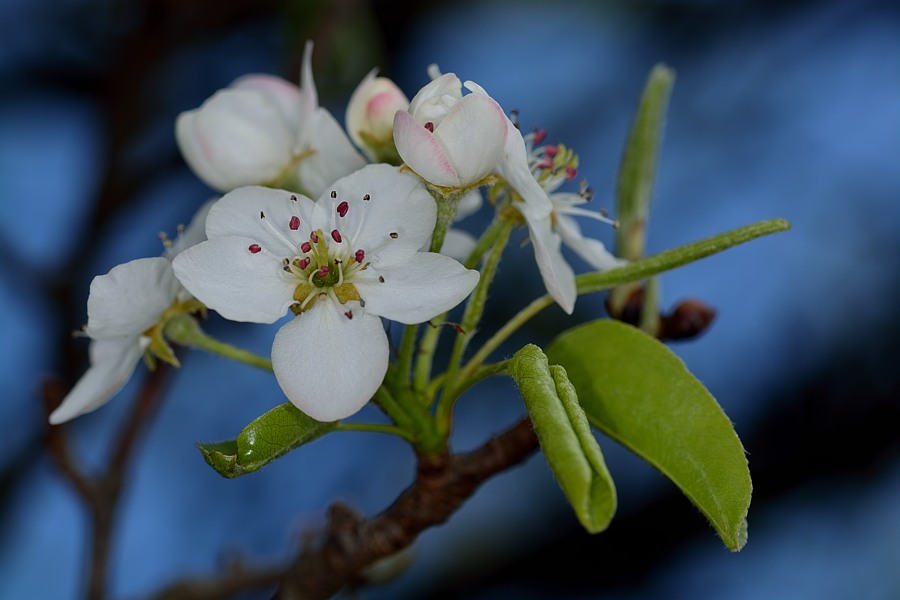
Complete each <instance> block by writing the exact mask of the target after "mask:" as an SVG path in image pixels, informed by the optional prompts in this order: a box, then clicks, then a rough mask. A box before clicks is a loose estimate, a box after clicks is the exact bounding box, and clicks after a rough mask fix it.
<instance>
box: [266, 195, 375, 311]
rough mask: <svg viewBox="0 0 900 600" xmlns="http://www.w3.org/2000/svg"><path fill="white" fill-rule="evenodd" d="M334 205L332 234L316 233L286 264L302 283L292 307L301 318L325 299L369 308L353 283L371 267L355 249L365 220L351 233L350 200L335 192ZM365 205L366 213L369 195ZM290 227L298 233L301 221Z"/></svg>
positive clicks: (294, 222) (293, 219) (357, 249)
mask: <svg viewBox="0 0 900 600" xmlns="http://www.w3.org/2000/svg"><path fill="white" fill-rule="evenodd" d="M331 202H332V204H333V212H332V213H331V215H332V217H331V223H330V225H331V229H330V231H328V232H327V233H326V232H325V231H324V230H323V229H316V230H314V231H312V232H310V234H309V239H308V240H306V241H303V242H301V243H300V244H299V245H296V246H295V249H296V250H295V255H294V256H293V257H288V258H285V259H284V260H283V261H282V268H283V269H284V271H285V272H287V273H291V274H292V275H294V276H295V277H296V278H297V279H298V280H299V281H298V283H297V287H296V288H295V289H294V300H296V302H297V303H296V304H294V305H293V306H292V307H291V310H292V311H293V312H294V314H297V315H299V314H300V313H301V312H304V311H306V310H309V309H310V308H311V307H312V306H313V305H314V304H315V303H316V302H317V301H318V300H320V299H325V298H330V299H331V300H333V301H334V302H336V303H338V304H346V303H347V302H351V301H355V302H359V303H360V305H365V302H364V301H363V299H362V298H361V297H360V295H359V292H358V291H357V290H356V287H355V286H354V285H353V283H352V281H353V278H354V276H355V274H356V273H358V272H359V271H362V270H365V269H366V268H367V267H368V265H369V263H368V262H367V261H366V251H365V250H364V249H363V248H356V247H354V241H355V239H356V238H357V237H358V235H359V232H360V230H361V229H362V225H363V221H364V219H363V218H360V220H359V225H358V227H357V229H356V231H349V232H348V231H347V229H346V226H347V225H348V222H347V221H346V217H347V215H348V213H349V212H350V204H349V203H348V202H347V201H346V200H339V199H338V197H337V193H336V192H331ZM362 202H363V206H362V210H363V211H365V207H366V206H367V205H368V202H369V195H368V194H366V195H365V196H363V198H362ZM364 216H365V215H364V214H363V217H364ZM289 227H290V229H292V230H294V231H297V230H298V229H299V227H300V223H299V218H296V220H295V218H291V220H290V223H289ZM347 313H350V316H348V317H347V318H348V319H349V318H352V311H347ZM347 313H345V315H346V314H347Z"/></svg>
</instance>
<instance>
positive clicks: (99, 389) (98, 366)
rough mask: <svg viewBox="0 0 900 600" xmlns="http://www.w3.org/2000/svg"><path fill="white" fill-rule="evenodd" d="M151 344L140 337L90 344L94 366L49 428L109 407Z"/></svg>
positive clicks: (53, 416) (58, 412)
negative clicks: (111, 399) (109, 403)
mask: <svg viewBox="0 0 900 600" xmlns="http://www.w3.org/2000/svg"><path fill="white" fill-rule="evenodd" d="M148 343H149V340H148V339H147V338H138V337H122V338H116V339H110V340H93V341H91V348H90V359H91V366H90V368H89V369H88V370H87V371H86V372H85V374H84V375H82V376H81V379H79V380H78V382H77V383H76V384H75V387H73V388H72V390H71V391H70V392H69V393H68V394H67V395H66V397H65V398H64V399H63V401H62V404H60V405H59V406H58V407H57V408H56V410H54V411H53V412H52V413H51V414H50V419H49V421H50V424H51V425H59V424H61V423H65V422H66V421H70V420H72V419H74V418H75V417H78V416H81V415H83V414H86V413H89V412H92V411H94V410H96V409H98V408H100V407H101V406H103V405H104V404H106V403H107V402H108V401H109V400H110V398H112V397H113V396H114V395H115V394H116V392H118V391H119V390H120V389H122V387H123V386H124V385H125V384H126V383H127V382H128V380H129V379H130V378H131V375H132V373H134V369H135V367H137V364H138V362H140V360H141V355H142V354H143V352H144V349H145V348H146V345H147V344H148Z"/></svg>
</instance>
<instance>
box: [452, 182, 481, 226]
mask: <svg viewBox="0 0 900 600" xmlns="http://www.w3.org/2000/svg"><path fill="white" fill-rule="evenodd" d="M482 204H484V200H483V199H482V197H481V189H480V188H473V189H471V190H469V191H468V192H466V194H465V195H464V196H463V197H462V198H460V200H459V205H458V206H457V207H456V216H455V217H453V220H454V221H462V220H463V219H465V218H466V217H469V216H471V215H474V214H475V213H477V212H478V210H479V209H480V208H481V205H482Z"/></svg>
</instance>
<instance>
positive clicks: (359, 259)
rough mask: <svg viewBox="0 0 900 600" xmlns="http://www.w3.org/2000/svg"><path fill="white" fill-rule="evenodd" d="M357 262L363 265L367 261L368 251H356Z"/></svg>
mask: <svg viewBox="0 0 900 600" xmlns="http://www.w3.org/2000/svg"><path fill="white" fill-rule="evenodd" d="M355 256H356V262H358V263H359V264H362V261H364V260H366V251H365V250H357V251H356V254H355Z"/></svg>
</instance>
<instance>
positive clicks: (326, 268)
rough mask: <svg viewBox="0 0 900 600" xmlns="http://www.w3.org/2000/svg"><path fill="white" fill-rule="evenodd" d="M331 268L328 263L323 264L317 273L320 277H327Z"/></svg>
mask: <svg viewBox="0 0 900 600" xmlns="http://www.w3.org/2000/svg"><path fill="white" fill-rule="evenodd" d="M330 270H331V268H330V267H329V266H328V265H323V266H321V267H319V272H318V273H316V275H318V276H319V277H325V276H326V275H328V271H330Z"/></svg>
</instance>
